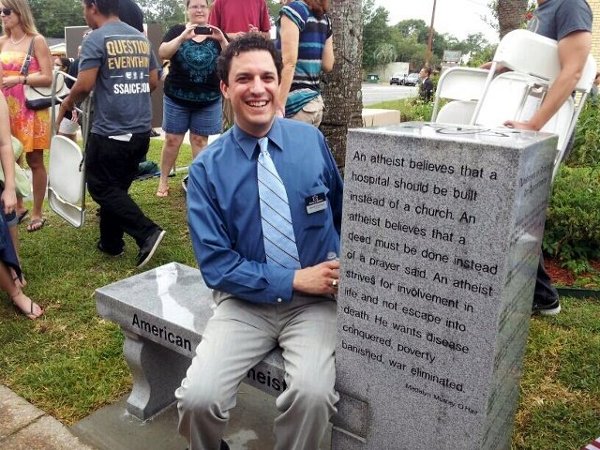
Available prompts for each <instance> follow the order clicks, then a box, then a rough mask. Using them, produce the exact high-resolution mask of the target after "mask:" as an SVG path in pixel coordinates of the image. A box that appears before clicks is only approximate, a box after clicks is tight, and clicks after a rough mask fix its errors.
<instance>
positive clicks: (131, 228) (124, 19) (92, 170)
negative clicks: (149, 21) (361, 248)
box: [0, 0, 334, 319]
mask: <svg viewBox="0 0 600 450" xmlns="http://www.w3.org/2000/svg"><path fill="white" fill-rule="evenodd" d="M281 3H282V9H281V14H280V18H279V20H278V22H277V25H278V35H277V40H276V43H277V47H278V49H280V51H281V53H282V55H283V63H284V66H283V71H282V76H281V81H282V88H281V89H280V90H279V92H278V94H277V95H276V96H275V98H274V99H273V104H274V105H276V112H277V115H278V116H280V117H287V118H293V119H296V120H300V121H305V122H307V123H311V124H313V125H315V126H318V125H319V123H320V122H321V119H322V113H323V108H324V105H323V100H322V97H321V95H320V75H321V73H322V72H327V71H330V70H331V69H332V67H333V62H334V57H333V43H332V28H331V21H330V19H329V18H328V16H327V9H328V1H327V0H307V1H300V0H293V1H292V0H282V1H281ZM83 16H84V18H85V20H86V23H87V24H88V26H89V27H90V30H89V31H88V32H87V33H86V34H85V35H84V36H83V42H82V45H81V46H80V47H79V55H78V57H77V58H76V59H74V60H72V59H71V60H70V59H67V58H60V57H56V58H54V57H52V56H51V54H50V50H49V48H48V45H47V43H46V40H45V38H44V37H43V36H42V35H41V34H40V33H39V32H38V31H37V29H36V27H35V23H34V19H33V15H32V13H31V9H30V6H29V4H28V2H27V0H2V1H1V2H0V17H1V19H2V26H3V31H4V34H3V36H2V37H0V62H1V69H2V74H1V75H2V94H1V95H2V98H1V100H2V101H4V100H5V102H4V103H5V104H6V105H7V106H6V108H7V111H8V112H7V114H6V116H5V117H4V118H5V119H6V120H7V124H8V121H9V124H8V126H6V127H4V128H1V127H0V128H1V129H2V130H3V131H4V132H5V135H4V136H2V138H1V141H2V143H3V144H2V145H3V148H9V149H10V148H12V146H11V142H12V141H11V135H12V139H15V138H16V139H17V141H16V142H20V143H21V144H22V148H23V151H24V155H25V158H24V159H25V161H24V162H26V163H27V165H28V167H29V168H30V169H31V178H32V186H33V192H32V199H33V201H32V206H31V211H29V210H28V209H27V208H26V207H25V205H24V199H23V196H22V195H19V192H18V190H16V191H15V196H16V197H15V198H16V200H15V202H16V203H15V205H12V203H10V202H7V201H6V200H4V194H3V200H4V202H3V203H4V213H5V214H4V216H3V219H4V223H5V224H6V226H7V233H6V236H10V237H12V239H11V241H10V242H11V243H12V249H13V250H14V254H15V255H17V254H18V234H17V230H18V227H17V225H18V224H19V223H21V222H23V221H24V220H26V219H27V217H29V220H28V223H27V226H26V229H27V231H29V232H35V231H39V230H41V229H42V228H43V227H44V224H45V223H46V218H45V217H44V215H43V201H44V196H45V190H46V184H47V174H46V168H45V166H44V159H43V152H44V151H47V150H48V149H49V147H50V140H51V134H52V126H51V124H50V113H49V109H42V110H33V109H29V108H27V105H26V95H25V91H26V88H25V87H26V86H36V87H50V86H51V84H52V78H53V70H60V71H63V72H65V73H68V74H69V75H70V76H71V77H73V79H76V81H71V80H69V79H67V84H68V87H69V88H70V89H71V91H70V94H69V96H68V97H67V98H66V99H64V100H63V102H62V104H61V106H60V109H59V110H58V114H57V122H56V132H57V134H60V135H63V136H66V137H68V138H70V139H72V140H76V138H77V132H78V130H79V124H80V123H81V117H80V115H79V114H78V113H77V108H76V105H78V104H79V103H80V102H81V101H82V100H83V99H84V98H85V97H86V96H87V95H89V93H90V92H91V90H92V89H93V90H94V111H95V113H94V115H93V119H92V123H91V132H90V134H89V136H88V139H87V146H86V182H87V187H88V192H89V193H90V195H91V197H92V198H93V199H94V200H95V201H96V202H97V203H98V205H99V213H98V215H99V222H100V227H99V228H100V237H99V239H98V242H97V249H98V250H99V251H101V252H103V253H105V254H107V255H110V256H119V255H122V254H123V253H124V245H125V241H124V240H123V235H124V233H127V234H129V235H130V236H132V237H133V238H134V240H135V242H136V243H137V245H138V247H139V254H138V259H137V262H136V266H137V267H143V266H144V265H145V264H146V263H147V262H148V261H149V260H150V258H151V257H152V255H153V254H154V252H155V251H156V249H157V247H158V245H159V244H160V242H161V241H162V239H163V237H164V235H165V230H163V229H162V228H161V227H160V226H159V225H157V224H156V223H154V222H153V221H152V220H151V219H149V218H148V217H146V216H145V215H144V213H143V212H142V211H141V209H140V208H139V207H138V205H137V204H135V202H134V201H133V200H132V199H131V197H130V196H129V194H128V190H129V187H130V185H131V183H132V181H133V177H134V176H135V173H136V169H135V168H136V167H137V164H138V162H139V161H140V160H142V159H143V158H144V157H145V153H146V152H147V149H148V138H149V137H150V132H151V131H152V129H151V125H150V121H151V107H150V103H149V102H150V93H151V91H152V90H154V88H155V86H156V85H157V82H158V77H157V75H156V74H157V69H158V68H159V67H160V66H161V65H160V64H159V63H158V61H157V58H156V55H158V57H159V58H160V60H162V61H163V62H164V61H168V62H169V70H168V73H167V75H166V76H165V77H164V97H163V117H162V119H163V120H162V128H163V131H164V133H165V139H164V145H163V149H162V152H161V163H160V179H159V183H158V188H157V191H156V195H157V196H158V197H166V196H168V194H169V185H168V180H169V178H168V176H169V174H170V172H171V171H172V170H174V165H175V161H176V158H177V155H178V152H179V149H180V147H181V144H182V142H183V139H184V136H185V134H186V133H189V136H190V143H191V148H192V155H193V157H194V158H195V157H196V156H197V155H198V154H199V153H200V151H201V150H202V149H204V148H205V147H206V145H207V142H208V136H210V135H215V134H219V133H221V132H222V130H223V126H224V125H225V127H230V126H232V125H233V124H234V113H233V109H232V105H231V103H230V101H229V99H228V97H227V96H224V95H223V94H222V88H221V83H222V81H221V80H220V79H219V76H218V73H217V61H218V59H219V57H220V55H221V54H222V53H223V51H224V50H225V49H226V48H227V46H228V45H229V43H230V42H231V41H232V40H236V39H238V38H241V37H244V36H246V35H248V34H249V33H251V34H254V35H257V36H262V37H263V38H265V39H270V28H271V22H270V18H269V11H268V8H267V5H266V2H265V1H264V0H251V1H248V0H244V1H240V0H215V1H214V2H211V1H210V0H187V1H186V3H185V17H186V22H185V23H182V24H179V25H175V26H173V27H171V28H170V29H169V30H168V31H167V32H166V34H165V36H164V38H163V41H162V43H161V45H160V47H159V48H158V49H154V50H150V44H149V41H148V40H147V38H146V37H145V36H144V34H143V13H142V11H141V9H140V8H139V6H138V5H136V3H135V2H134V1H132V0H97V1H88V0H85V1H84V2H83ZM117 28H118V30H117ZM115 35H119V36H128V37H129V36H131V39H132V40H134V41H136V42H140V43H144V44H147V45H145V46H142V45H138V46H137V47H136V48H138V49H142V50H140V53H139V55H137V56H139V57H142V58H146V59H145V61H147V65H146V66H144V67H141V69H142V70H139V71H136V72H131V71H122V73H119V74H116V73H114V70H113V68H112V67H113V66H111V67H108V66H107V65H106V64H105V62H106V60H107V59H108V58H107V56H108V55H107V54H106V53H105V52H106V49H105V48H104V47H105V45H104V44H103V43H102V42H101V41H100V39H101V38H105V39H108V40H110V38H111V36H115ZM103 52H104V53H103ZM121 57H122V56H121ZM103 58H105V59H103ZM111 71H112V72H111ZM123 78H127V79H128V80H130V83H129V84H130V85H131V83H134V84H136V86H142V88H141V89H137V88H133V89H130V90H129V91H128V90H127V88H126V87H125V92H134V91H135V92H136V94H127V95H122V96H119V95H117V94H115V92H117V91H119V89H122V86H124V85H126V84H127V83H125V84H123V83H117V82H114V81H111V82H106V79H109V80H117V79H123ZM140 82H141V83H140ZM121 92H123V91H121ZM120 102H121V103H120ZM117 104H118V105H120V106H119V107H115V105H117ZM0 106H1V105H0ZM253 108H254V109H260V105H255V106H253ZM5 159H6V158H5V157H4V155H3V158H2V164H3V167H4V166H6V165H7V164H9V161H8V160H6V161H5ZM24 162H21V161H19V163H20V164H24ZM13 166H14V164H13ZM115 168H119V169H120V170H115ZM4 172H5V179H6V182H5V184H4V190H5V192H6V197H7V198H10V194H11V183H10V179H11V178H13V179H14V174H13V173H12V172H14V170H13V171H11V170H10V169H9V168H7V169H5V170H4ZM186 181H187V177H186ZM13 184H14V181H13ZM0 229H1V227H0ZM3 261H5V263H6V264H7V268H8V270H10V272H11V274H12V275H11V277H10V278H11V282H13V283H16V286H17V287H18V288H19V292H20V289H21V288H22V287H23V286H24V278H22V275H21V271H20V265H19V264H18V257H16V260H15V261H16V264H15V261H13V260H11V259H10V258H8V257H7V258H6V259H3ZM21 280H23V283H22V284H21ZM0 281H1V280H0ZM2 287H3V288H4V285H3V286H2ZM4 290H5V291H7V292H8V293H9V296H10V298H11V299H12V300H13V302H14V303H15V304H16V305H17V306H18V308H19V309H20V310H21V311H22V312H23V313H24V314H25V315H27V316H28V317H29V318H31V319H34V318H37V317H39V316H40V315H41V314H42V313H43V310H42V308H41V307H39V306H38V305H37V304H36V303H35V302H33V301H31V300H29V299H28V298H27V297H24V296H23V295H22V293H19V294H14V292H13V290H11V289H9V288H8V287H7V288H5V289H4Z"/></svg>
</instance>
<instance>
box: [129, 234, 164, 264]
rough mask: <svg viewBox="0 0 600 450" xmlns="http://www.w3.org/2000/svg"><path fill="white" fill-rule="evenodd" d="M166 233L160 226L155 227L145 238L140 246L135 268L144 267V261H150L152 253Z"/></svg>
mask: <svg viewBox="0 0 600 450" xmlns="http://www.w3.org/2000/svg"><path fill="white" fill-rule="evenodd" d="M166 233H167V232H166V231H165V230H163V229H162V228H157V229H156V231H155V232H154V233H152V234H151V235H150V237H149V238H147V239H146V241H145V242H144V243H143V244H142V246H141V247H140V252H139V253H138V256H137V264H136V267H137V268H140V267H144V266H145V265H146V263H147V262H148V261H150V259H151V258H152V256H153V255H154V252H155V251H156V249H157V248H158V245H159V244H160V241H162V239H163V238H164V237H165V234H166Z"/></svg>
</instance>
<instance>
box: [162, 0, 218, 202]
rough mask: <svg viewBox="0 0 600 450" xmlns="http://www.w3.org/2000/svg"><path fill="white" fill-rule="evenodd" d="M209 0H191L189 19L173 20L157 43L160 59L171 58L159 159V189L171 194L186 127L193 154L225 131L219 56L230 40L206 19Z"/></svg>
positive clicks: (166, 194)
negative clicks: (222, 129) (169, 177)
mask: <svg viewBox="0 0 600 450" xmlns="http://www.w3.org/2000/svg"><path fill="white" fill-rule="evenodd" d="M209 12H210V11H209V3H208V1H207V0H187V2H186V14H187V18H188V22H187V23H186V24H180V25H175V26H174V27H172V28H171V29H170V30H169V31H167V33H166V34H165V37H164V38H163V42H162V44H161V45H160V47H159V49H158V55H159V57H160V58H161V59H163V60H165V59H168V60H170V62H171V63H170V67H169V74H168V75H167V77H166V79H165V84H164V92H165V95H164V100H163V124H162V128H163V130H164V131H165V143H164V146H163V149H162V155H161V160H160V181H159V183H158V190H157V191H156V195H157V196H158V197H166V196H168V195H169V181H168V180H169V179H168V176H169V172H170V171H171V169H172V168H173V166H174V164H175V160H176V159H177V155H178V153H179V148H180V147H181V143H182V142H183V137H184V136H185V133H186V132H187V131H188V130H189V132H190V143H191V145H192V155H193V156H194V157H195V156H196V155H197V154H198V153H199V152H200V150H202V149H203V148H204V147H205V146H206V144H207V142H208V136H209V135H211V134H217V133H220V132H221V91H220V89H219V78H218V76H217V58H218V57H219V55H220V53H221V51H222V50H223V49H224V48H225V47H226V46H227V39H226V38H225V35H224V34H223V33H222V32H221V30H219V29H218V28H217V27H214V26H212V25H208V14H209Z"/></svg>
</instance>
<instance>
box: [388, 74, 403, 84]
mask: <svg viewBox="0 0 600 450" xmlns="http://www.w3.org/2000/svg"><path fill="white" fill-rule="evenodd" d="M405 76H406V74H403V73H395V74H394V75H392V78H390V86H391V85H393V84H397V85H398V86H400V85H402V84H404V77H405Z"/></svg>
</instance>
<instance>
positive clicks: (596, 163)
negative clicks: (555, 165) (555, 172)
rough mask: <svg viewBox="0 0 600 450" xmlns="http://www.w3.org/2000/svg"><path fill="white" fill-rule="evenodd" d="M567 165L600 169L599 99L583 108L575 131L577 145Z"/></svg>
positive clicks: (593, 99) (592, 100) (590, 100)
mask: <svg viewBox="0 0 600 450" xmlns="http://www.w3.org/2000/svg"><path fill="white" fill-rule="evenodd" d="M566 164H567V165H568V166H571V167H584V166H592V167H600V105H599V103H598V97H597V96H596V97H594V98H590V99H589V100H588V101H587V102H586V104H585V105H584V107H583V110H582V111H581V115H580V116H579V120H578V121H577V128H576V131H575V144H574V146H573V151H572V152H571V154H570V155H569V158H568V159H567V162H566Z"/></svg>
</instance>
